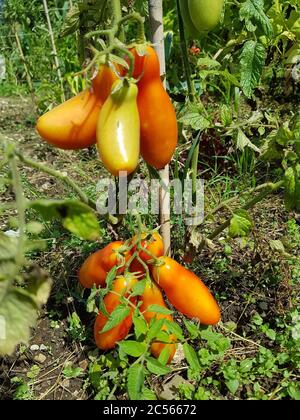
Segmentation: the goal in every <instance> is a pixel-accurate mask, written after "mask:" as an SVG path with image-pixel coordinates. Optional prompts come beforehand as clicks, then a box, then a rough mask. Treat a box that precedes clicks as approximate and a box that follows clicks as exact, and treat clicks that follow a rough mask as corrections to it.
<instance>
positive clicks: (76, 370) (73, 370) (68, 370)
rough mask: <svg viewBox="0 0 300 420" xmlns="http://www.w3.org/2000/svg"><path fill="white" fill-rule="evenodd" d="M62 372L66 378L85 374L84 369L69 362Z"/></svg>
mask: <svg viewBox="0 0 300 420" xmlns="http://www.w3.org/2000/svg"><path fill="white" fill-rule="evenodd" d="M62 373H63V374H64V376H65V377H66V378H78V376H80V375H82V374H83V369H82V368H80V367H74V366H72V364H67V365H66V366H65V367H64V369H63V371H62Z"/></svg>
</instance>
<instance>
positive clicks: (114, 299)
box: [94, 277, 137, 350]
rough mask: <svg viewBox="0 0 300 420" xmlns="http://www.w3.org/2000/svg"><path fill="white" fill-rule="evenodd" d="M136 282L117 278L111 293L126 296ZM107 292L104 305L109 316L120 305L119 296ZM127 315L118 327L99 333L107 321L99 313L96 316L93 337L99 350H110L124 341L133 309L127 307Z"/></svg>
mask: <svg viewBox="0 0 300 420" xmlns="http://www.w3.org/2000/svg"><path fill="white" fill-rule="evenodd" d="M136 282H137V279H136V278H135V277H119V278H117V279H116V280H115V282H114V284H113V289H112V290H113V292H117V293H118V294H119V295H121V296H128V294H129V292H130V289H131V288H132V287H133V286H134V284H135V283H136ZM119 295H117V294H115V293H112V292H109V293H108V294H107V295H106V296H105V297H104V300H103V301H104V304H105V307H106V310H107V312H108V313H109V314H111V313H112V312H113V311H114V310H115V309H116V308H117V306H119V304H120V296H119ZM135 302H136V298H132V303H133V304H135ZM129 310H130V312H129V315H128V316H127V317H126V318H125V319H124V320H123V321H121V322H120V323H119V324H118V325H116V326H115V327H114V328H112V329H111V330H109V331H106V332H104V333H101V330H102V329H103V327H104V326H105V324H106V323H107V321H108V318H107V317H106V316H105V315H103V314H102V313H101V312H99V314H98V315H97V318H96V321H95V325H94V337H95V342H96V345H97V347H98V348H99V349H101V350H110V349H112V348H114V347H115V346H116V344H117V342H118V341H121V340H124V338H126V336H127V335H128V333H129V331H130V328H131V326H132V314H133V307H131V306H129Z"/></svg>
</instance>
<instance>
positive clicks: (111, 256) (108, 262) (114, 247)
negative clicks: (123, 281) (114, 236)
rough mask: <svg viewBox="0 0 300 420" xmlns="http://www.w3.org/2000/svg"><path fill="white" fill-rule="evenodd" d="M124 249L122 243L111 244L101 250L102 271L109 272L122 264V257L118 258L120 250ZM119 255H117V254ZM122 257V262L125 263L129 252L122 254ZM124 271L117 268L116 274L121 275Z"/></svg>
mask: <svg viewBox="0 0 300 420" xmlns="http://www.w3.org/2000/svg"><path fill="white" fill-rule="evenodd" d="M123 247H124V242H123V241H116V242H111V243H110V244H108V245H107V246H106V247H105V248H103V253H102V258H101V261H102V267H103V268H104V270H106V271H107V272H109V271H110V270H111V269H112V268H113V267H114V266H115V265H119V264H120V263H121V262H122V257H120V250H121V249H122V248H123ZM118 253H119V254H118ZM122 255H123V257H124V262H127V261H128V260H129V258H130V255H131V254H130V252H129V251H126V252H122ZM123 271H124V268H123V267H122V268H119V270H118V274H121V273H122V272H123Z"/></svg>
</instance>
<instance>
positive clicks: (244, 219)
mask: <svg viewBox="0 0 300 420" xmlns="http://www.w3.org/2000/svg"><path fill="white" fill-rule="evenodd" d="M252 226H253V222H252V219H251V217H250V215H249V213H248V212H247V210H243V209H240V210H237V211H235V212H234V216H233V218H232V219H231V221H230V226H229V235H230V236H231V237H232V238H236V237H243V236H248V234H249V232H250V230H251V228H252Z"/></svg>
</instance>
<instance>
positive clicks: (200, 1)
mask: <svg viewBox="0 0 300 420" xmlns="http://www.w3.org/2000/svg"><path fill="white" fill-rule="evenodd" d="M187 3H188V9H189V16H190V18H191V21H192V23H193V25H194V27H195V28H196V30H197V31H199V32H203V31H211V30H212V29H214V28H215V27H216V26H217V25H218V23H219V22H220V19H221V15H222V10H223V7H224V0H187Z"/></svg>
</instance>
